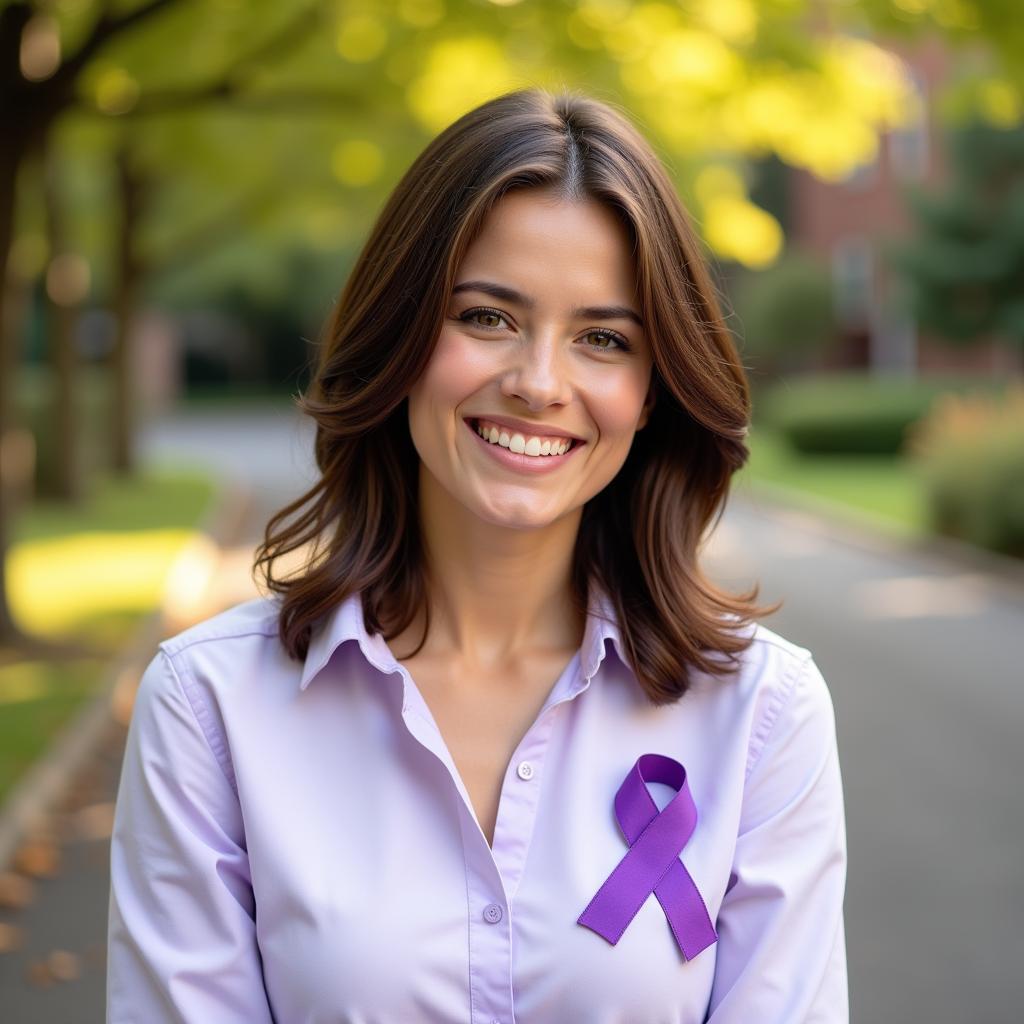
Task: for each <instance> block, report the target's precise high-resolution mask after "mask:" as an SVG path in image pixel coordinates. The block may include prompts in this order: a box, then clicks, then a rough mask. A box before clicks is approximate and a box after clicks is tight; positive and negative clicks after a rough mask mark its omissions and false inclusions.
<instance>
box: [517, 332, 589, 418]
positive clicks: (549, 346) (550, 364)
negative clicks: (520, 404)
mask: <svg viewBox="0 0 1024 1024" xmlns="http://www.w3.org/2000/svg"><path fill="white" fill-rule="evenodd" d="M566 344H567V342H566V341H565V340H564V338H563V336H562V335H561V333H556V332H555V331H554V330H550V331H546V332H544V333H543V334H536V335H534V336H533V337H532V338H530V339H528V340H527V341H526V342H525V343H524V344H523V345H521V346H519V347H518V348H517V349H516V352H515V354H514V356H513V357H512V363H511V365H510V366H509V367H508V369H507V370H506V372H505V374H504V379H503V381H502V392H503V393H504V394H506V395H508V396H509V397H512V396H516V397H519V398H522V399H523V400H524V401H525V402H526V403H527V404H528V405H529V406H530V407H531V408H540V407H543V406H545V405H550V404H552V403H559V402H562V403H564V402H568V401H569V398H570V397H571V394H572V387H571V382H570V380H569V361H568V360H567V359H566V358H565V353H564V352H563V348H564V346H565V345H566Z"/></svg>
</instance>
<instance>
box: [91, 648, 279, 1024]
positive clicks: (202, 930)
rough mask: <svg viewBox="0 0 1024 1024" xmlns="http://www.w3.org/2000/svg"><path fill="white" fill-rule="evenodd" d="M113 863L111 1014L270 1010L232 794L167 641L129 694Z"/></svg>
mask: <svg viewBox="0 0 1024 1024" xmlns="http://www.w3.org/2000/svg"><path fill="white" fill-rule="evenodd" d="M186 679H187V676H186ZM200 713H202V712H200ZM203 720H204V721H206V722H207V723H208V724H209V717H208V716H206V715H204V718H203ZM110 867H111V880H110V905H109V927H108V934H107V947H108V955H107V1013H106V1019H107V1024H142V1022H145V1024H169V1022H172V1021H173V1022H176V1024H185V1022H188V1024H194V1022H196V1021H217V1022H218V1024H232V1022H238V1024H241V1022H243V1021H244V1022H245V1024H262V1022H268V1021H272V1020H273V1017H272V1014H271V1011H270V1008H269V1005H268V1001H267V996H266V990H265V987H264V983H263V972H262V965H261V960H260V955H259V950H258V948H257V944H256V927H255V900H254V897H253V892H252V884H251V877H250V873H249V859H248V854H247V852H246V848H245V836H244V832H243V827H242V816H241V811H240V809H239V804H238V798H237V795H236V792H235V789H234V786H233V782H232V781H229V776H228V775H227V774H226V772H225V770H224V768H223V767H222V765H221V763H220V762H219V761H218V759H217V757H216V756H215V755H214V752H213V748H211V745H210V742H209V741H208V739H207V735H206V733H205V732H204V730H203V728H202V726H201V724H200V719H199V718H197V712H196V709H195V708H194V706H193V704H192V702H191V701H190V700H189V697H188V696H186V692H185V690H184V689H183V686H182V680H181V678H180V677H179V676H178V674H177V673H176V671H175V667H174V665H173V664H172V662H171V660H170V658H169V657H168V656H167V654H166V653H165V652H164V651H163V650H162V649H161V650H160V652H159V653H158V654H157V656H156V657H155V658H154V659H153V660H152V661H151V662H150V664H149V666H148V667H147V669H146V671H145V672H144V673H143V676H142V679H141V681H140V684H139V689H138V693H137V695H136V698H135V706H134V710H133V713H132V720H131V723H130V726H129V729H128V738H127V747H126V751H125V756H124V762H123V766H122V769H121V780H120V788H119V790H118V796H117V806H116V811H115V815H114V828H113V835H112V838H111V851H110Z"/></svg>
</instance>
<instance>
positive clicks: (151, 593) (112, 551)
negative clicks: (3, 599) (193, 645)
mask: <svg viewBox="0 0 1024 1024" xmlns="http://www.w3.org/2000/svg"><path fill="white" fill-rule="evenodd" d="M192 537H193V531H191V530H184V529H164V530H139V531H127V530H126V531H120V532H100V531H96V532H89V533H77V534H73V535H71V536H68V537H55V538H49V539H45V540H33V541H24V542H22V543H20V544H16V545H14V547H13V548H12V550H11V552H10V555H9V561H8V565H7V572H8V587H9V598H10V603H11V610H12V612H13V614H14V616H15V618H16V620H17V621H18V622H20V623H21V625H22V626H23V627H24V628H25V629H26V630H28V631H29V632H32V633H37V634H39V635H41V636H54V635H59V634H63V633H68V632H73V631H75V629H76V627H78V626H80V625H81V623H82V622H83V620H86V619H88V618H90V617H92V616H95V615H97V614H98V613H102V612H105V611H117V612H120V611H123V610H125V609H136V610H137V611H138V612H146V611H149V610H151V609H153V608H155V607H157V606H158V605H159V604H160V602H161V600H162V598H163V596H164V583H165V580H166V579H167V574H168V571H169V570H170V568H171V566H172V565H173V564H174V561H175V559H176V558H177V557H178V556H179V555H180V554H181V552H182V550H183V549H184V548H185V546H186V545H187V543H188V542H189V540H190V539H191V538H192Z"/></svg>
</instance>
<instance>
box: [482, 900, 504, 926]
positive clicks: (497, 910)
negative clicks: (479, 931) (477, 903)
mask: <svg viewBox="0 0 1024 1024" xmlns="http://www.w3.org/2000/svg"><path fill="white" fill-rule="evenodd" d="M484 920H485V921H488V922H490V923H491V924H497V923H498V922H499V921H500V920H501V907H499V906H498V904H497V903H488V904H487V906H486V907H484Z"/></svg>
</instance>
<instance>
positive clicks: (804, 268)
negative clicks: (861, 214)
mask: <svg viewBox="0 0 1024 1024" xmlns="http://www.w3.org/2000/svg"><path fill="white" fill-rule="evenodd" d="M734 289H735V291H734V295H735V297H734V302H733V305H734V309H735V312H736V321H735V322H734V324H733V329H734V330H735V331H736V333H737V334H738V336H739V344H740V349H741V351H742V353H743V356H744V362H745V363H746V365H747V366H749V367H751V368H752V369H753V370H755V371H756V372H757V373H759V374H769V375H774V374H775V373H778V372H786V371H793V370H795V369H797V368H798V367H799V366H800V365H801V364H803V363H805V361H806V359H807V357H808V356H809V355H811V354H813V353H817V352H820V351H821V350H822V349H824V348H826V347H827V346H828V345H829V343H830V342H831V341H832V339H833V338H834V337H835V314H834V311H833V308H832V285H831V280H830V278H829V274H828V271H827V270H826V269H825V268H824V267H823V266H822V265H821V263H820V262H817V261H815V260H812V259H811V258H810V257H808V256H805V255H803V254H802V253H799V252H792V251H791V252H788V253H786V254H785V255H784V256H783V258H782V259H781V260H779V262H777V263H776V264H775V265H774V266H772V267H769V268H768V269H767V270H761V271H757V272H751V273H747V274H744V275H743V276H742V277H741V278H740V279H739V280H738V281H737V282H736V284H735V286H734Z"/></svg>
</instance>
